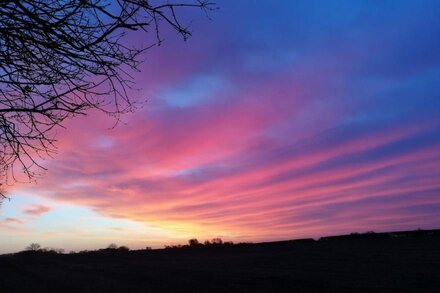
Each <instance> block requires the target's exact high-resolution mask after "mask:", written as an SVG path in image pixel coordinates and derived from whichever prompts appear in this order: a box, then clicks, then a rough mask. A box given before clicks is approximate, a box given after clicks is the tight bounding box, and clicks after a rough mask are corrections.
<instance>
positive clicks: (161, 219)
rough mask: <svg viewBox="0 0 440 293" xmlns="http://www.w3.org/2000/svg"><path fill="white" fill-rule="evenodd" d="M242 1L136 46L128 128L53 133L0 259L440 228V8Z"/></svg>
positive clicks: (14, 211)
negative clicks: (136, 98) (137, 64)
mask: <svg viewBox="0 0 440 293" xmlns="http://www.w3.org/2000/svg"><path fill="white" fill-rule="evenodd" d="M219 2H220V1H219ZM237 2H238V1H221V3H218V4H219V5H220V6H221V9H220V10H219V11H218V12H217V11H216V12H215V13H214V14H213V15H212V18H213V20H212V21H208V20H206V19H198V20H197V21H195V22H194V24H193V31H194V36H193V37H191V38H190V39H189V40H188V42H181V41H180V40H178V39H177V37H175V36H169V37H168V38H167V41H166V42H165V43H164V44H163V46H161V47H159V48H153V49H152V50H150V51H149V52H147V54H146V62H145V65H144V68H143V69H142V71H141V72H140V73H138V74H137V76H136V77H135V78H136V83H137V84H138V86H139V87H141V88H142V91H141V92H140V93H136V94H137V95H140V97H141V98H142V97H148V102H147V104H146V105H145V107H144V108H142V109H140V110H138V111H137V112H136V113H135V114H130V115H127V116H125V117H124V118H123V120H124V122H125V123H126V125H125V124H124V125H119V126H117V127H116V128H115V129H109V128H110V127H111V126H112V125H113V123H114V121H113V120H112V119H110V118H108V117H104V116H103V115H101V114H96V113H92V114H91V115H89V116H88V117H78V118H75V119H73V120H71V121H70V122H69V123H67V124H66V126H67V130H60V131H59V133H58V139H59V141H58V146H59V154H58V155H57V156H56V158H55V159H54V160H49V161H47V162H45V163H46V165H47V167H48V170H49V171H48V172H47V174H46V176H45V178H43V179H41V180H40V181H39V182H38V184H36V185H35V184H29V185H21V184H20V185H16V186H14V187H13V188H12V189H11V191H10V193H11V195H12V200H11V201H10V202H9V201H5V202H4V203H3V205H2V207H1V209H0V235H1V236H0V253H4V252H12V251H18V250H22V249H24V247H26V246H27V245H28V244H30V243H32V242H38V243H40V244H41V245H43V246H48V247H57V248H64V249H66V250H67V251H69V250H82V249H96V248H100V247H105V246H106V245H108V244H109V243H112V242H114V243H117V244H119V245H127V246H129V247H130V248H143V247H145V246H152V247H162V246H163V245H165V244H176V243H183V242H185V241H186V240H187V239H189V238H192V237H196V238H198V239H199V240H206V239H211V238H214V237H221V238H223V239H224V240H231V241H234V242H240V241H254V242H256V241H271V240H282V239H294V238H303V237H320V236H324V235H331V234H340V233H350V232H365V231H370V230H373V231H377V232H381V231H393V230H412V229H418V228H421V229H433V228H440V220H439V219H440V115H439V114H440V98H439V97H440V54H439V49H440V47H439V46H440V42H438V36H439V35H440V19H439V18H438V15H439V13H440V5H438V3H436V2H435V1H432V2H431V1H424V2H423V3H416V2H414V1H399V2H398V3H396V2H387V1H385V2H382V3H380V2H377V3H376V2H369V1H364V2H363V1H359V2H356V3H355V2H347V1H346V2H338V1H335V2H332V3H328V2H326V1H324V2H320V1H303V2H302V1H298V2H297V1H295V3H292V2H290V1H286V3H284V4H278V5H276V4H275V3H268V2H267V1H265V2H263V1H262V0H260V1H255V2H253V3H254V4H253V5H249V4H244V3H237ZM258 3H259V4H258ZM263 3H264V5H263Z"/></svg>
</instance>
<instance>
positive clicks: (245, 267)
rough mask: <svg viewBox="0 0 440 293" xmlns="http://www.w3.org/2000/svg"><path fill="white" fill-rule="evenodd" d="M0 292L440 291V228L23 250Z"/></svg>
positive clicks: (4, 266) (4, 273)
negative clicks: (214, 243)
mask: <svg viewBox="0 0 440 293" xmlns="http://www.w3.org/2000/svg"><path fill="white" fill-rule="evenodd" d="M0 276H1V277H0V292H2V293H3V292H4V293H8V292H61V293H66V292H433V293H434V292H440V233H439V232H438V231H436V232H432V233H419V234H417V233H412V234H411V233H410V234H408V235H404V236H402V235H400V236H399V235H397V236H396V235H394V236H393V237H391V236H389V235H387V236H386V237H385V236H384V237H351V236H347V237H335V238H326V239H321V240H320V241H303V242H301V241H297V242H296V241H285V242H272V243H262V244H249V245H234V246H224V247H200V248H182V249H161V250H138V251H128V252H123V251H122V252H117V251H114V252H111V251H104V252H102V251H101V252H91V253H82V254H48V253H19V254H15V255H4V256H1V257H0Z"/></svg>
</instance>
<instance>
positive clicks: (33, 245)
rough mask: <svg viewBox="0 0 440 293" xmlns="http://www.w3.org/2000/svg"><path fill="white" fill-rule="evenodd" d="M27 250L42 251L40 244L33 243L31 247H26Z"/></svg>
mask: <svg viewBox="0 0 440 293" xmlns="http://www.w3.org/2000/svg"><path fill="white" fill-rule="evenodd" d="M26 250H29V251H38V250H41V245H40V244H38V243H31V244H29V246H27V247H26Z"/></svg>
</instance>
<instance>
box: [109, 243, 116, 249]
mask: <svg viewBox="0 0 440 293" xmlns="http://www.w3.org/2000/svg"><path fill="white" fill-rule="evenodd" d="M117 248H118V246H117V245H116V244H114V243H110V244H109V245H108V246H107V249H117Z"/></svg>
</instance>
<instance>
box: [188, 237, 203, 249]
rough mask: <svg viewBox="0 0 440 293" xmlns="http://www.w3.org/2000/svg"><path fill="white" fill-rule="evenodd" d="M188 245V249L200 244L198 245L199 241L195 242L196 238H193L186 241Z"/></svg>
mask: <svg viewBox="0 0 440 293" xmlns="http://www.w3.org/2000/svg"><path fill="white" fill-rule="evenodd" d="M188 245H189V246H190V247H196V246H199V245H200V243H199V240H197V239H196V238H193V239H190V240H188Z"/></svg>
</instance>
